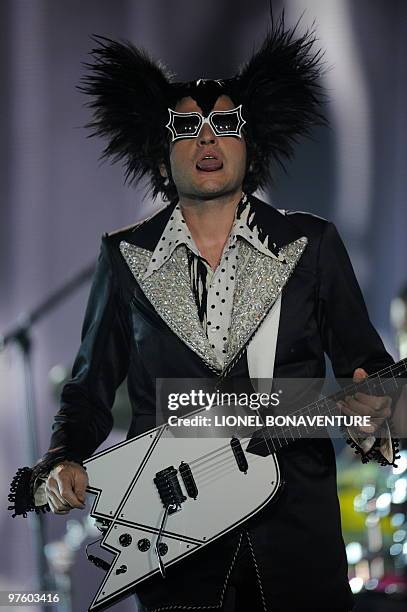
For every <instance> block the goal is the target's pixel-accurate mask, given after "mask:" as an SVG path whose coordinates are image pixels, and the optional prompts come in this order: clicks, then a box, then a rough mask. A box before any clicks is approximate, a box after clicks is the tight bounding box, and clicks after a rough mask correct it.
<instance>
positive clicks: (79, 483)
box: [45, 461, 88, 514]
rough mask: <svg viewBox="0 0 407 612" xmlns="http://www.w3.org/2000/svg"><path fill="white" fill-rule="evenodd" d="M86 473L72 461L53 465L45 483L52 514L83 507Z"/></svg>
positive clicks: (64, 512)
mask: <svg viewBox="0 0 407 612" xmlns="http://www.w3.org/2000/svg"><path fill="white" fill-rule="evenodd" d="M87 485H88V475H87V473H86V470H85V469H84V468H83V467H82V466H81V465H79V463H75V462H74V461H63V462H62V463H58V465H56V466H54V467H53V469H52V470H51V472H50V473H49V475H48V478H47V481H46V483H45V493H46V496H47V501H48V504H49V506H50V508H51V510H52V512H54V514H67V512H69V511H70V510H72V508H80V509H83V508H84V507H85V499H86V493H85V491H86V487H87Z"/></svg>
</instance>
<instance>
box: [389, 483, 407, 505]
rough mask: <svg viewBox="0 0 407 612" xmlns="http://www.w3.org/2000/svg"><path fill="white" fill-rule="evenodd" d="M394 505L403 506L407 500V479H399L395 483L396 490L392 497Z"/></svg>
mask: <svg viewBox="0 0 407 612" xmlns="http://www.w3.org/2000/svg"><path fill="white" fill-rule="evenodd" d="M391 499H392V502H393V504H402V503H404V502H405V501H406V499H407V478H398V479H397V480H396V482H395V483H394V490H393V494H392V496H391Z"/></svg>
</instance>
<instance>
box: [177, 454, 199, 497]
mask: <svg viewBox="0 0 407 612" xmlns="http://www.w3.org/2000/svg"><path fill="white" fill-rule="evenodd" d="M179 473H180V474H181V478H182V482H183V483H184V486H185V489H186V491H187V493H188V497H192V498H193V499H196V498H197V497H198V487H197V486H196V482H195V479H194V477H193V474H192V470H191V468H190V466H189V465H188V463H185V462H184V461H182V463H181V464H180V466H179Z"/></svg>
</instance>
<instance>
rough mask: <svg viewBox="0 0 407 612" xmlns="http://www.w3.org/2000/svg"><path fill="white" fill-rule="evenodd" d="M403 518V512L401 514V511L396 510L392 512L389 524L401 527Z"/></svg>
mask: <svg viewBox="0 0 407 612" xmlns="http://www.w3.org/2000/svg"><path fill="white" fill-rule="evenodd" d="M405 520H406V515H405V514H403V513H402V512H396V514H393V516H392V517H391V524H392V526H393V527H401V526H402V525H403V523H404V521H405Z"/></svg>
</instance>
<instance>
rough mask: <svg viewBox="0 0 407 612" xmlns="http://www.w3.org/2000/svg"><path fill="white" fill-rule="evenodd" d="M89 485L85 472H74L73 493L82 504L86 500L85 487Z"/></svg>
mask: <svg viewBox="0 0 407 612" xmlns="http://www.w3.org/2000/svg"><path fill="white" fill-rule="evenodd" d="M88 484H89V480H88V475H87V473H86V472H85V470H83V471H80V472H76V473H75V478H74V487H73V489H74V493H75V495H76V497H77V498H78V499H79V500H80V501H81V502H82V503H84V502H85V499H86V487H87V486H88Z"/></svg>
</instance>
